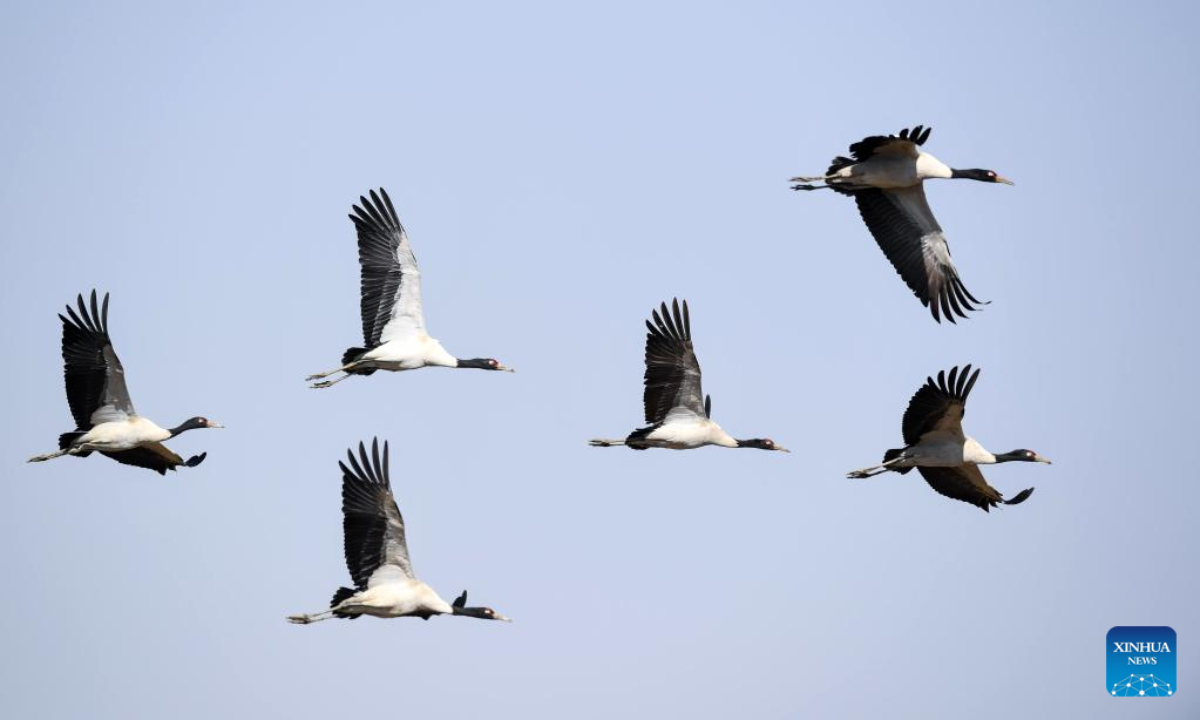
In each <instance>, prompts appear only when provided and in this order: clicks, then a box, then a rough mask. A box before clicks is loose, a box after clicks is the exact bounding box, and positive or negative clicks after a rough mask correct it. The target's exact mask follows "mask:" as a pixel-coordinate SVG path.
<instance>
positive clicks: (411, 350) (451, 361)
mask: <svg viewBox="0 0 1200 720" xmlns="http://www.w3.org/2000/svg"><path fill="white" fill-rule="evenodd" d="M389 327H390V326H389ZM351 365H352V366H353V367H375V368H379V369H381V370H392V371H400V370H417V369H418V368H423V367H458V359H457V358H455V357H454V356H453V355H451V354H450V353H448V352H446V349H445V348H444V347H442V344H441V343H440V342H438V341H437V340H435V339H434V338H431V337H429V335H428V334H427V333H426V332H425V331H424V329H414V330H413V331H412V332H408V333H404V334H402V335H399V336H397V337H395V338H394V339H391V340H388V341H387V342H385V343H383V344H382V345H380V346H379V347H377V348H374V349H372V350H369V351H367V352H366V353H364V354H363V355H362V357H361V358H360V359H359V360H357V361H355V362H354V363H352V364H351ZM348 367H349V366H348Z"/></svg>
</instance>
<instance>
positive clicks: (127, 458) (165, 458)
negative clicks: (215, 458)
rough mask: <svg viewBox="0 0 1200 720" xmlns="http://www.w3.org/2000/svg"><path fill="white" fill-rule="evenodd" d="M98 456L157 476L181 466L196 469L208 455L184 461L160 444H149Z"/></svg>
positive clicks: (202, 454) (195, 456) (102, 453)
mask: <svg viewBox="0 0 1200 720" xmlns="http://www.w3.org/2000/svg"><path fill="white" fill-rule="evenodd" d="M100 454H101V455H107V456H108V457H110V458H112V459H113V460H116V461H117V462H119V463H121V464H122V465H133V466H135V467H140V468H147V469H149V470H153V471H154V472H156V473H158V474H159V475H166V474H167V471H168V470H174V469H175V468H177V467H179V466H181V465H182V466H183V467H196V466H197V465H199V464H200V463H202V462H204V458H206V457H208V453H200V454H199V455H193V456H192V457H190V458H188V459H187V460H186V461H185V460H184V459H183V458H182V457H181V456H179V455H177V454H176V453H175V452H173V451H172V450H171V449H170V448H168V447H167V446H166V445H163V444H162V443H150V444H149V445H141V446H139V447H135V448H130V449H129V450H119V451H117V452H105V451H103V450H101V451H100Z"/></svg>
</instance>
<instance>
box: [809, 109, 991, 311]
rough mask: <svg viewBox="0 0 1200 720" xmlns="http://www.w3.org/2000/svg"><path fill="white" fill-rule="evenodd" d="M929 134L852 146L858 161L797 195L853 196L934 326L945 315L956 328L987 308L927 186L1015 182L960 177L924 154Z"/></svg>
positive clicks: (839, 160) (980, 173) (984, 173)
mask: <svg viewBox="0 0 1200 720" xmlns="http://www.w3.org/2000/svg"><path fill="white" fill-rule="evenodd" d="M929 132H930V128H925V127H922V126H920V125H918V126H916V127H915V128H913V129H912V130H907V129H906V130H901V131H900V134H899V135H898V136H897V135H888V136H883V135H873V136H871V137H869V138H865V139H863V140H860V141H859V142H856V143H854V144H853V145H851V146H850V155H851V157H841V156H838V157H836V158H834V159H833V163H832V164H831V165H830V166H829V170H827V171H826V172H825V174H824V175H820V176H816V177H795V178H792V180H791V181H792V182H798V183H802V184H799V185H795V186H793V187H792V189H793V190H821V189H825V188H828V189H831V190H835V191H837V192H839V193H842V194H843V195H851V196H853V197H854V201H855V202H856V203H857V204H858V212H859V214H860V215H862V219H863V221H864V222H866V224H867V228H868V229H869V230H870V231H871V235H873V236H874V237H875V242H877V243H878V244H879V248H880V249H881V250H883V254H884V255H886V256H887V259H888V260H889V261H891V263H892V265H893V266H894V267H895V268H896V272H897V273H899V274H900V277H901V278H903V279H904V282H905V283H907V284H908V287H909V289H911V290H912V291H913V293H914V294H915V295H916V296H917V298H918V299H920V301H921V304H922V305H925V306H927V307H928V308H929V310H930V312H932V313H933V319H934V320H937V321H938V322H941V316H942V315H945V317H946V319H947V320H949V321H950V322H955V320H954V316H955V315H957V316H959V317H962V318H965V317H967V314H966V312H965V311H972V310H977V309H978V308H976V307H975V305H986V304H987V303H986V302H983V301H980V300H978V299H976V298H975V296H974V295H972V294H971V293H970V292H969V291H968V290H967V288H966V286H965V285H963V282H962V280H961V279H960V278H959V276H958V270H957V268H955V266H954V261H953V260H951V259H950V246H949V245H948V244H947V243H946V236H945V235H944V234H943V233H942V228H941V226H940V225H938V221H937V219H936V218H934V216H933V211H932V210H930V209H929V203H928V202H927V201H926V200H925V187H924V183H925V181H926V180H931V179H934V178H946V179H949V178H964V179H967V180H979V181H980V182H987V183H1004V184H1006V185H1012V184H1013V183H1012V181H1011V180H1008V179H1007V178H1004V177H1001V176H1000V175H999V174H997V173H996V172H995V171H993V170H956V169H954V168H952V167H950V166H949V165H946V164H945V163H943V162H942V161H941V160H938V159H937V158H935V157H934V156H932V155H930V154H929V153H926V152H922V151H921V150H920V149H919V148H920V146H922V145H924V144H925V141H926V140H928V139H929ZM815 182H824V184H823V185H814V184H812V183H815ZM972 303H974V305H973V304H972Z"/></svg>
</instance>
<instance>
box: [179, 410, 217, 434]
mask: <svg viewBox="0 0 1200 720" xmlns="http://www.w3.org/2000/svg"><path fill="white" fill-rule="evenodd" d="M223 427H225V426H224V425H222V424H221V423H219V422H217V421H216V420H209V419H208V418H205V417H200V416H199V415H197V416H196V417H194V418H190V419H188V420H184V421H183V423H182V424H181V425H179V427H174V428H171V435H172V436H175V435H178V434H179V433H181V432H187V431H188V430H198V429H200V428H223Z"/></svg>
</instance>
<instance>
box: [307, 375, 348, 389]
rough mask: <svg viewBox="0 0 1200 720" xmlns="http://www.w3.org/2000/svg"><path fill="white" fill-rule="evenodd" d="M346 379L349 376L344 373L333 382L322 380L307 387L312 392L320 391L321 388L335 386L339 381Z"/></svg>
mask: <svg viewBox="0 0 1200 720" xmlns="http://www.w3.org/2000/svg"><path fill="white" fill-rule="evenodd" d="M335 372H336V371H335ZM320 377H324V376H323V375H322V376H320ZM348 377H350V374H349V373H346V374H345V375H343V376H341V377H340V378H336V379H334V380H322V381H321V382H317V383H313V384H312V385H309V387H310V388H312V389H314V390H321V389H322V388H329V387H333V386H334V385H337V384H338V383H340V382H341V381H343V380H345V379H346V378H348Z"/></svg>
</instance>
